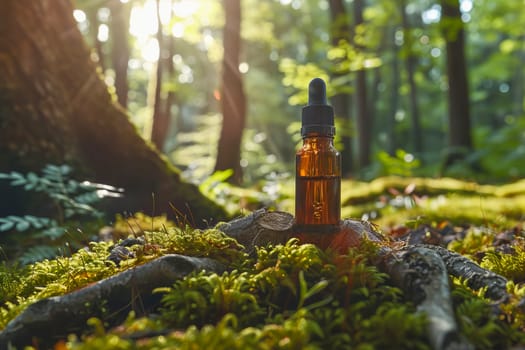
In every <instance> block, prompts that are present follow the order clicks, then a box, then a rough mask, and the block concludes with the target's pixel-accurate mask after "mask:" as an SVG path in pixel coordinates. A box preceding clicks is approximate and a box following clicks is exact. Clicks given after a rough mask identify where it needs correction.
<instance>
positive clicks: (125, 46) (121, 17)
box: [109, 0, 130, 109]
mask: <svg viewBox="0 0 525 350" xmlns="http://www.w3.org/2000/svg"><path fill="white" fill-rule="evenodd" d="M109 7H110V9H111V29H110V34H111V41H112V44H113V45H112V48H111V58H112V63H113V69H114V70H115V90H116V92H117V99H118V102H119V103H120V105H121V106H122V107H124V109H126V108H127V107H128V90H129V88H128V61H129V57H130V48H129V42H128V27H129V14H130V11H129V3H122V2H121V1H120V0H112V1H111V2H110V3H109Z"/></svg>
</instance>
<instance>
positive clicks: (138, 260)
mask: <svg viewBox="0 0 525 350" xmlns="http://www.w3.org/2000/svg"><path fill="white" fill-rule="evenodd" d="M142 219H144V218H142ZM144 221H147V219H146V220H144ZM139 226H140V225H139ZM145 226H147V225H142V226H140V227H141V229H144V228H145ZM132 231H134V230H132ZM134 234H135V233H134ZM142 234H143V244H136V245H134V246H132V247H129V249H130V250H131V251H132V252H133V254H132V255H130V256H129V257H128V259H127V260H123V261H122V262H120V264H119V265H118V266H117V265H116V264H114V263H113V262H110V261H109V260H108V256H109V254H110V250H111V247H112V246H113V243H107V242H99V243H91V244H90V246H89V247H88V248H86V249H84V250H80V251H78V252H75V253H72V254H71V255H70V256H62V257H58V258H56V259H51V260H44V261H42V262H38V263H34V264H31V265H28V266H16V265H15V266H8V265H6V264H4V265H0V297H1V298H2V299H0V329H1V328H3V327H5V325H6V324H7V322H9V321H10V320H12V319H13V318H14V317H16V315H18V314H19V313H20V312H21V311H23V310H24V308H25V307H27V306H28V305H29V304H31V303H33V302H35V301H37V300H40V299H42V298H45V297H49V296H53V295H61V294H64V293H67V292H69V291H72V290H76V289H79V288H82V287H83V286H86V285H88V284H90V283H92V282H95V281H98V280H100V279H103V278H105V277H107V276H111V275H113V274H116V273H118V272H120V271H123V270H126V269H129V268H133V267H135V266H137V265H140V264H142V263H145V262H147V261H150V260H152V259H154V258H156V257H159V256H162V255H165V254H169V253H179V254H184V255H189V256H197V257H209V258H213V259H217V260H219V261H221V262H223V263H227V264H228V265H229V266H230V267H231V270H229V271H228V272H225V273H223V274H220V275H219V274H215V273H207V272H196V273H192V274H190V275H189V276H187V277H186V278H183V279H181V280H178V281H176V282H174V284H173V285H172V286H170V287H166V288H159V289H157V290H156V291H155V293H157V294H158V295H159V296H160V297H161V298H162V299H161V303H160V305H159V306H158V308H157V310H155V313H154V314H151V315H149V316H148V317H136V316H135V314H134V313H133V312H131V313H130V314H129V316H128V318H127V320H125V321H124V322H123V323H122V324H119V325H114V324H113V325H109V324H107V323H106V321H105V320H104V319H97V318H93V319H90V320H89V322H88V325H87V326H86V329H90V332H89V334H84V335H71V336H70V337H69V338H68V339H67V340H66V341H63V342H61V343H60V344H58V345H57V346H56V348H60V349H79V350H94V349H101V348H104V349H145V350H146V349H159V348H173V349H218V350H221V349H227V350H234V349H363V350H364V349H429V348H430V345H429V342H428V339H427V319H426V317H425V315H424V314H423V313H420V312H418V311H417V308H416V306H415V305H414V304H413V303H412V302H410V301H408V300H406V299H405V298H404V295H403V293H402V292H401V290H400V289H398V288H396V287H393V286H392V285H391V283H390V280H389V277H388V275H386V274H384V273H382V272H380V271H379V270H378V269H377V267H376V266H375V264H374V263H373V262H372V259H374V257H376V252H377V246H375V245H374V244H373V243H372V242H368V241H364V242H362V244H361V246H359V247H357V248H351V249H350V250H349V251H348V253H347V254H344V255H337V254H334V253H331V252H329V251H322V250H320V249H319V248H317V247H316V246H314V245H311V244H299V243H298V241H297V240H290V241H288V242H287V243H286V244H284V245H277V246H269V247H259V248H257V251H256V254H255V255H254V256H249V255H247V254H245V253H244V252H243V249H242V248H243V247H242V246H241V245H239V244H238V243H237V241H235V240H234V239H232V238H230V237H227V236H226V235H225V234H224V233H222V232H220V231H218V230H216V229H208V230H194V229H190V228H177V227H173V226H169V227H162V228H159V229H158V230H156V231H144V232H142ZM494 239H495V234H494V233H493V232H492V231H489V230H487V231H486V232H485V231H482V230H475V229H471V230H470V231H469V232H467V234H466V236H465V237H464V238H463V239H462V240H460V241H457V243H455V244H456V245H455V247H454V249H455V250H456V251H460V252H462V253H463V254H466V255H469V256H471V257H472V258H473V259H477V261H478V262H479V263H480V264H481V265H482V266H484V267H486V268H488V269H491V270H493V271H495V272H498V273H500V274H502V275H504V276H506V277H507V278H510V279H514V281H511V282H509V284H508V286H507V288H508V291H509V293H510V295H511V300H510V301H509V302H508V303H507V304H502V305H501V307H497V306H494V305H492V304H491V302H490V301H489V300H487V299H485V298H484V297H483V291H481V292H473V291H471V290H470V289H468V288H467V287H466V284H465V283H464V282H463V281H459V280H454V281H453V282H454V283H453V286H452V293H453V302H454V309H455V312H456V318H457V321H458V324H459V327H460V330H461V334H462V336H464V337H465V338H467V339H468V340H469V341H470V342H471V343H472V344H474V346H475V348H476V349H500V348H501V349H503V348H509V347H510V346H512V345H516V344H525V336H524V334H525V312H524V310H523V306H522V305H521V304H522V303H523V300H524V298H525V287H524V285H523V283H522V280H520V278H523V275H525V271H524V270H523V269H524V267H523V266H525V264H524V263H523V262H524V258H525V249H524V248H523V247H524V245H523V244H522V243H523V242H521V241H519V240H518V242H521V243H520V244H515V245H514V246H513V253H512V254H507V253H505V252H501V251H498V250H496V249H495V248H494V247H492V243H493V241H494ZM451 247H453V245H451ZM480 251H482V252H483V254H484V255H483V256H482V257H478V256H477V255H476V252H480ZM504 254H506V255H504ZM496 309H497V311H496Z"/></svg>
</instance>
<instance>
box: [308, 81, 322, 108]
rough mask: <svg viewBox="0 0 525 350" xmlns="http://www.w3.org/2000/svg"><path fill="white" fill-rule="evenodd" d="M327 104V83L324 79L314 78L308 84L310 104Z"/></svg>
mask: <svg viewBox="0 0 525 350" xmlns="http://www.w3.org/2000/svg"><path fill="white" fill-rule="evenodd" d="M325 104H326V84H325V83H324V81H323V79H321V78H315V79H312V81H311V82H310V85H308V105H310V106H311V105H325Z"/></svg>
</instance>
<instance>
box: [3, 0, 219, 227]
mask: <svg viewBox="0 0 525 350" xmlns="http://www.w3.org/2000/svg"><path fill="white" fill-rule="evenodd" d="M72 12H73V7H72V4H71V2H70V1H69V0H41V1H20V0H4V1H1V2H0V17H1V18H0V63H1V64H0V76H2V80H1V81H0V106H1V107H0V126H1V127H0V140H1V141H0V172H8V171H13V170H14V171H20V172H27V171H30V170H31V171H38V170H40V169H41V168H43V166H44V165H45V164H49V163H54V164H62V163H67V164H70V165H72V166H73V168H74V169H76V174H75V176H76V177H77V178H79V179H86V180H92V181H95V182H98V183H106V184H109V185H113V186H116V187H121V188H124V190H125V196H124V197H123V198H120V199H115V200H112V201H111V203H110V204H109V205H108V207H106V208H104V209H105V210H107V212H108V213H109V214H111V213H118V212H124V211H128V212H133V211H144V212H146V213H149V214H151V213H152V211H155V214H159V213H161V212H166V213H168V214H169V215H171V216H172V217H173V216H175V214H177V215H178V216H180V217H181V219H182V220H187V221H188V222H189V223H190V224H195V225H199V226H204V225H207V223H205V222H204V221H205V220H209V219H210V218H214V219H219V220H220V218H221V217H222V218H224V217H225V213H224V211H223V209H222V208H220V207H218V206H217V205H216V204H214V203H213V202H211V201H210V200H208V199H207V198H205V197H204V196H203V195H202V194H201V193H200V192H199V191H198V189H197V188H196V187H195V186H193V185H190V184H185V183H183V182H182V181H181V179H180V177H179V173H178V171H177V170H176V169H174V168H172V167H171V166H170V165H169V164H168V163H167V162H166V160H165V159H163V158H162V157H161V156H160V155H159V154H158V152H157V151H155V150H154V148H152V147H150V146H149V145H148V144H146V142H145V141H144V140H143V139H142V138H141V137H140V136H139V134H138V133H137V131H136V129H135V127H134V126H133V125H132V124H131V123H130V121H129V118H128V116H127V115H126V113H125V111H124V110H123V109H122V108H121V107H120V106H119V105H117V104H115V103H114V102H113V101H112V99H111V96H110V94H109V92H108V89H107V87H106V85H105V84H104V82H103V81H102V80H101V79H100V76H99V75H98V73H97V70H96V65H95V63H94V62H92V61H91V59H90V55H89V49H88V48H87V47H86V44H85V42H84V41H83V38H82V35H81V33H80V31H79V30H78V28H77V24H76V22H75V21H74V19H73V16H72ZM0 186H4V188H3V189H5V188H7V189H8V188H9V186H5V184H0ZM153 200H154V203H153ZM22 205H25V207H21V208H18V214H24V213H27V205H28V203H27V202H24V203H22ZM9 207H10V208H8V210H9V211H10V212H11V213H15V214H16V212H17V210H14V209H13V208H12V207H11V205H9ZM171 207H173V208H175V211H176V212H177V213H174V210H172V209H171ZM2 209H3V208H2ZM2 215H3V213H0V216H2Z"/></svg>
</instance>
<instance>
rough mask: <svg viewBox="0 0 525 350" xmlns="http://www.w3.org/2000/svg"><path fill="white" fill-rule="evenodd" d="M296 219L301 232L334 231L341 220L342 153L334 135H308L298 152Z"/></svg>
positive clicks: (296, 164) (305, 136)
mask: <svg viewBox="0 0 525 350" xmlns="http://www.w3.org/2000/svg"><path fill="white" fill-rule="evenodd" d="M295 166H296V173H295V176H296V177H295V219H296V224H297V226H298V228H299V229H300V230H302V231H316V232H331V231H334V230H336V229H337V228H338V226H339V221H340V219H341V155H340V153H339V152H338V151H337V150H336V149H335V147H334V144H333V137H332V136H326V135H322V134H316V133H312V134H307V135H304V137H303V146H302V148H301V149H299V150H298V151H297V153H296V163H295Z"/></svg>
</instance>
